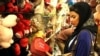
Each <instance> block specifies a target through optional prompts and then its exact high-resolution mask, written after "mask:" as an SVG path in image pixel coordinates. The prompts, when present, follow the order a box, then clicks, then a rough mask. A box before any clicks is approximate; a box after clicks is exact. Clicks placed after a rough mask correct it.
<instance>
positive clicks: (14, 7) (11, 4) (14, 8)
mask: <svg viewBox="0 0 100 56" xmlns="http://www.w3.org/2000/svg"><path fill="white" fill-rule="evenodd" d="M15 2H16V0H10V2H8V3H7V7H8V11H7V12H18V6H17V5H14V4H15Z"/></svg>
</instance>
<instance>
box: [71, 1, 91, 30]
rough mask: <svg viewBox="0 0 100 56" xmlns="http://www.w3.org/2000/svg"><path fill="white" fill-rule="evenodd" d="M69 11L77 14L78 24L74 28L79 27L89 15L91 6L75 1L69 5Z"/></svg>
mask: <svg viewBox="0 0 100 56" xmlns="http://www.w3.org/2000/svg"><path fill="white" fill-rule="evenodd" d="M70 11H75V12H76V13H78V14H79V24H78V26H77V28H76V30H77V29H79V28H80V27H82V26H83V24H84V23H85V22H86V21H87V20H88V19H89V18H90V16H91V12H92V10H91V7H90V6H89V4H88V3H86V2H77V3H75V4H74V5H72V6H71V7H70Z"/></svg>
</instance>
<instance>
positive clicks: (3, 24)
mask: <svg viewBox="0 0 100 56" xmlns="http://www.w3.org/2000/svg"><path fill="white" fill-rule="evenodd" d="M16 20H17V16H16V15H13V14H10V15H7V16H6V17H4V18H2V17H1V18H0V46H1V47H2V48H9V47H10V46H11V44H12V43H13V42H14V41H13V39H12V37H13V30H12V27H14V26H15V25H16V24H17V23H16Z"/></svg>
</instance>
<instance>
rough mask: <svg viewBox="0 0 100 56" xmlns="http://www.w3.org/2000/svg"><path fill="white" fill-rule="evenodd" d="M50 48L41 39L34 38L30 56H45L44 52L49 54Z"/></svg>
mask: <svg viewBox="0 0 100 56" xmlns="http://www.w3.org/2000/svg"><path fill="white" fill-rule="evenodd" d="M49 50H50V47H49V46H48V45H47V44H46V43H45V42H44V40H43V38H38V37H36V38H34V40H33V41H32V44H31V50H30V51H31V52H32V56H46V53H45V52H49Z"/></svg>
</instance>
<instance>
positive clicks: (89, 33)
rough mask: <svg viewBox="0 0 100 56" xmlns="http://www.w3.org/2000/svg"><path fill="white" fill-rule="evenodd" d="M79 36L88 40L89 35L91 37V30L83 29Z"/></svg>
mask: <svg viewBox="0 0 100 56" xmlns="http://www.w3.org/2000/svg"><path fill="white" fill-rule="evenodd" d="M78 37H79V38H78V39H79V40H88V39H90V38H89V37H91V32H90V31H89V30H87V29H83V30H81V31H80V33H79V34H78Z"/></svg>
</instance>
